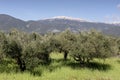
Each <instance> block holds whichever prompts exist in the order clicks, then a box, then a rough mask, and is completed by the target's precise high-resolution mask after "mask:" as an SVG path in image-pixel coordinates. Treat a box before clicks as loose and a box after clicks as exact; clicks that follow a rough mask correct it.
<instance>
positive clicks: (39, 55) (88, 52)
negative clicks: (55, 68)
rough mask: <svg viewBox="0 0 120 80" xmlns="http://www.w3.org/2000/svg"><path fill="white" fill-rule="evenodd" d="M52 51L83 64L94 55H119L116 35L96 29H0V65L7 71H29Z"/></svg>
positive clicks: (119, 44) (42, 61)
mask: <svg viewBox="0 0 120 80" xmlns="http://www.w3.org/2000/svg"><path fill="white" fill-rule="evenodd" d="M53 51H55V52H59V53H63V55H64V57H63V59H64V60H65V61H66V60H67V58H68V56H70V57H71V58H73V59H74V60H75V61H78V62H79V63H80V64H84V63H89V62H90V61H91V60H93V59H94V58H101V59H106V58H109V57H112V56H116V55H119V54H120V38H116V37H112V36H107V35H104V34H103V33H101V32H99V31H96V30H90V31H85V32H78V33H73V32H71V31H70V30H65V31H63V32H61V33H46V34H44V35H41V34H38V33H35V32H34V33H26V32H22V31H18V30H16V29H14V30H12V31H10V32H8V33H4V32H0V65H2V66H3V67H4V66H7V69H9V70H10V69H11V68H15V69H16V70H18V71H25V70H28V71H32V70H33V69H34V68H35V67H37V66H39V65H41V64H48V63H50V61H51V58H50V56H49V55H50V53H51V52H53ZM0 68H1V67H0ZM7 69H6V70H7ZM11 70H12V69H11Z"/></svg>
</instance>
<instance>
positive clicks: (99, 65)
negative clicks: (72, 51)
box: [66, 62, 111, 71]
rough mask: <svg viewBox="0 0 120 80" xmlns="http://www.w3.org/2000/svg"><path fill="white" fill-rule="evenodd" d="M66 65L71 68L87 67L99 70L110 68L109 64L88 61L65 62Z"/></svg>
mask: <svg viewBox="0 0 120 80" xmlns="http://www.w3.org/2000/svg"><path fill="white" fill-rule="evenodd" d="M66 65H67V66H69V67H71V68H72V69H81V68H88V69H91V70H99V71H107V70H110V69H111V66H110V65H109V64H104V63H98V62H90V63H84V64H80V63H73V62H72V63H69V64H66Z"/></svg>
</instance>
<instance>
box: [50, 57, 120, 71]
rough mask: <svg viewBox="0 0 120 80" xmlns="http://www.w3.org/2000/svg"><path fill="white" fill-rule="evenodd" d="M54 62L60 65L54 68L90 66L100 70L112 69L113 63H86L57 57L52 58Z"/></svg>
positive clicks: (92, 68) (89, 67)
mask: <svg viewBox="0 0 120 80" xmlns="http://www.w3.org/2000/svg"><path fill="white" fill-rule="evenodd" d="M52 62H55V63H58V65H56V66H53V67H54V68H52V69H56V68H61V67H64V66H67V67H71V68H72V69H82V68H88V69H91V70H99V71H107V70H110V69H111V65H109V64H105V63H99V62H90V63H84V64H80V63H77V62H74V61H71V60H69V59H68V60H66V61H65V60H63V59H57V60H55V59H54V60H52ZM119 63H120V61H119Z"/></svg>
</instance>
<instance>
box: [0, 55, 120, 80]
mask: <svg viewBox="0 0 120 80" xmlns="http://www.w3.org/2000/svg"><path fill="white" fill-rule="evenodd" d="M51 58H52V63H51V64H50V65H48V66H40V69H41V70H42V75H41V76H34V75H32V74H30V73H29V72H24V73H1V74H0V80H120V58H110V59H106V61H105V62H104V61H103V60H94V61H93V63H91V64H90V65H86V66H84V67H83V66H82V67H81V66H80V65H79V63H77V62H74V61H72V60H67V62H65V61H63V60H62V58H63V55H62V54H54V53H53V54H52V55H51ZM69 58H70V57H69ZM98 62H99V63H98Z"/></svg>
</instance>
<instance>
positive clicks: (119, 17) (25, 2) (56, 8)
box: [0, 0, 120, 22]
mask: <svg viewBox="0 0 120 80" xmlns="http://www.w3.org/2000/svg"><path fill="white" fill-rule="evenodd" d="M0 14H8V15H11V16H14V17H17V18H20V19H23V20H39V19H43V18H51V17H54V16H69V17H75V18H82V19H86V20H90V21H97V22H120V0H0Z"/></svg>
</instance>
